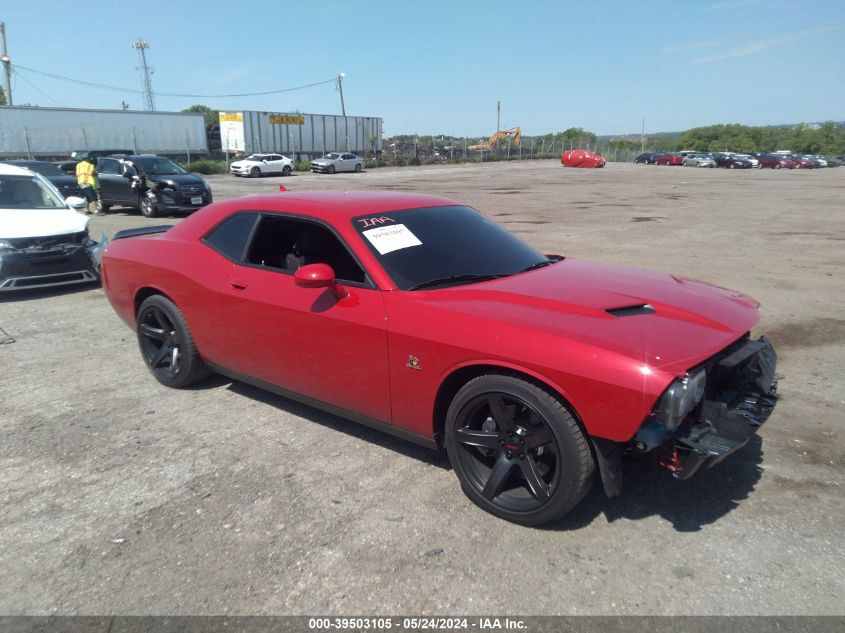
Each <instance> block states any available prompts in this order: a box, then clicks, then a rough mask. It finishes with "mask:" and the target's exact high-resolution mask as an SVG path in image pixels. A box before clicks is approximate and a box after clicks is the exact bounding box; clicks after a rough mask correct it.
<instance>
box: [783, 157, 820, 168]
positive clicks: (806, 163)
mask: <svg viewBox="0 0 845 633" xmlns="http://www.w3.org/2000/svg"><path fill="white" fill-rule="evenodd" d="M789 160H791V161H792V162H794V163H795V169H816V168H817V167H818V165H817V164H816V163H815V162H813V161H812V160H810V159H809V158H804V157H803V156H790V157H789Z"/></svg>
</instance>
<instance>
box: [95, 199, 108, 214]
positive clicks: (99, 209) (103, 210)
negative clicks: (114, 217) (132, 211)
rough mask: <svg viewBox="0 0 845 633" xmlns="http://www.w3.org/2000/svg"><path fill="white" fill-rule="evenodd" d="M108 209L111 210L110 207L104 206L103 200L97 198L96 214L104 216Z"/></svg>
mask: <svg viewBox="0 0 845 633" xmlns="http://www.w3.org/2000/svg"><path fill="white" fill-rule="evenodd" d="M109 209H111V205H110V204H106V203H105V202H103V199H102V198H101V197H100V196H97V208H96V212H97V213H101V214H106V213H108V212H109Z"/></svg>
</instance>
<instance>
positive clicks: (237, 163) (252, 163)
mask: <svg viewBox="0 0 845 633" xmlns="http://www.w3.org/2000/svg"><path fill="white" fill-rule="evenodd" d="M255 165H261V163H260V162H258V161H257V160H236V161H235V162H233V163H231V166H232V167H254V166H255Z"/></svg>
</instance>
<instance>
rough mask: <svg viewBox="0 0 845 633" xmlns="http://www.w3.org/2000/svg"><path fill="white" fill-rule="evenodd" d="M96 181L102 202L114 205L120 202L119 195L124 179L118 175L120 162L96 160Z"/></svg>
mask: <svg viewBox="0 0 845 633" xmlns="http://www.w3.org/2000/svg"><path fill="white" fill-rule="evenodd" d="M97 180H98V184H99V187H100V197H101V198H102V200H103V202H106V203H114V202H119V201H120V200H121V198H120V193H121V191H122V187H123V186H124V184H125V183H124V180H125V179H124V178H123V176H121V174H120V161H118V160H117V159H115V158H100V159H98V160H97Z"/></svg>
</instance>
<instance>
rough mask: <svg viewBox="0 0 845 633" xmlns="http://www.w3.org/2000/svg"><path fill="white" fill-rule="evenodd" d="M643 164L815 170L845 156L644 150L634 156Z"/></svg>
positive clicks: (842, 160)
mask: <svg viewBox="0 0 845 633" xmlns="http://www.w3.org/2000/svg"><path fill="white" fill-rule="evenodd" d="M634 162H635V163H638V164H643V165H678V166H684V167H711V168H712V167H725V168H728V169H751V168H752V167H759V168H763V167H768V168H771V169H815V168H820V167H839V166H841V165H842V164H843V163H845V157H842V156H813V155H809V154H807V155H803V156H802V155H797V154H789V153H785V152H777V153H773V154H767V153H764V152H753V153H751V154H739V153H737V152H692V151H683V152H643V153H642V154H640V155H639V156H637V157H636V158H635V159H634Z"/></svg>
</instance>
